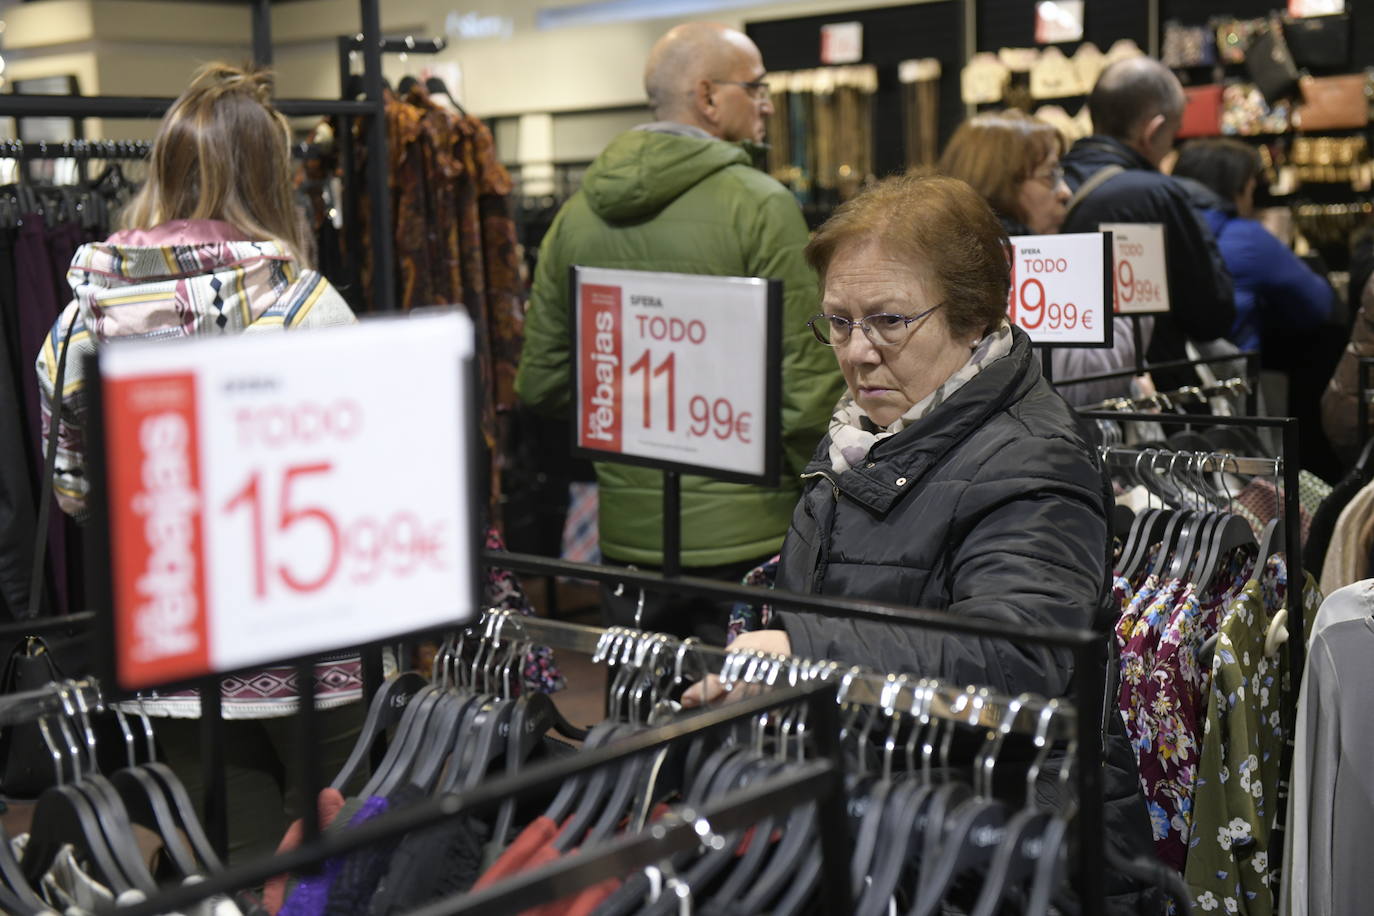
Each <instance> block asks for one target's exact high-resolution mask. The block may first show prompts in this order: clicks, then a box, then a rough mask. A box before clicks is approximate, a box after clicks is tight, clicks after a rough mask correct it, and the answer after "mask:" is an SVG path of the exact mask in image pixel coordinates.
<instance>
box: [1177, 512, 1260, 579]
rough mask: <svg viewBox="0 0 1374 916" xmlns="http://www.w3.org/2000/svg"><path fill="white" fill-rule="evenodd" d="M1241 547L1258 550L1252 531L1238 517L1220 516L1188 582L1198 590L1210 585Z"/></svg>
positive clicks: (1245, 522) (1258, 568)
mask: <svg viewBox="0 0 1374 916" xmlns="http://www.w3.org/2000/svg"><path fill="white" fill-rule="evenodd" d="M1242 547H1253V548H1256V550H1258V548H1259V545H1258V544H1257V543H1256V542H1255V531H1254V529H1253V528H1251V527H1250V523H1249V522H1247V521H1246V520H1245V519H1243V518H1241V517H1240V516H1239V515H1229V514H1228V515H1225V516H1222V518H1221V521H1220V523H1219V524H1218V525H1217V527H1216V528H1215V529H1214V530H1213V532H1212V539H1211V542H1210V543H1209V544H1208V545H1207V547H1206V551H1205V553H1203V554H1202V555H1200V556H1199V558H1198V562H1197V563H1196V564H1195V565H1194V567H1193V570H1192V575H1191V576H1190V577H1189V579H1188V581H1189V582H1191V583H1192V584H1193V585H1195V586H1197V587H1199V588H1202V587H1204V586H1207V585H1210V584H1211V583H1212V581H1213V580H1215V579H1216V577H1217V575H1218V574H1219V573H1220V572H1221V571H1222V567H1223V564H1226V563H1228V562H1229V561H1230V559H1231V557H1232V555H1233V554H1235V552H1236V551H1237V550H1239V549H1241V548H1242ZM1263 569H1264V567H1263V566H1257V567H1256V572H1262V571H1263Z"/></svg>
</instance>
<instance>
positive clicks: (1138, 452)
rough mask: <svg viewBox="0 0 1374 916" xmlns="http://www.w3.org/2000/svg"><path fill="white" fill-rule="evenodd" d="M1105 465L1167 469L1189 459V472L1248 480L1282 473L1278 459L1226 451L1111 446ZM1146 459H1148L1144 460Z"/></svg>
mask: <svg viewBox="0 0 1374 916" xmlns="http://www.w3.org/2000/svg"><path fill="white" fill-rule="evenodd" d="M1105 455H1106V458H1107V463H1108V464H1111V465H1112V466H1113V467H1119V468H1132V467H1139V466H1140V465H1141V462H1145V467H1147V468H1148V467H1156V468H1157V467H1159V466H1160V465H1161V464H1163V465H1165V466H1166V467H1167V466H1171V464H1172V463H1174V462H1176V461H1177V459H1179V458H1185V457H1186V458H1187V459H1188V460H1189V465H1188V467H1189V468H1190V469H1191V470H1195V471H1201V472H1204V473H1207V472H1214V471H1221V472H1225V473H1228V474H1248V475H1250V476H1252V477H1257V476H1259V477H1279V476H1280V475H1281V474H1282V473H1283V459H1282V458H1247V457H1243V456H1239V455H1231V454H1228V453H1226V452H1190V451H1186V450H1185V451H1177V452H1176V451H1169V450H1167V449H1156V448H1123V447H1120V446H1112V447H1111V448H1108V449H1106V450H1105ZM1147 459H1148V460H1147Z"/></svg>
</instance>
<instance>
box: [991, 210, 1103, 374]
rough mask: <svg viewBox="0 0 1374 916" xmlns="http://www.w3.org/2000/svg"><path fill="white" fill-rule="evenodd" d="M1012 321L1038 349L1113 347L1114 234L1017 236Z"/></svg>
mask: <svg viewBox="0 0 1374 916" xmlns="http://www.w3.org/2000/svg"><path fill="white" fill-rule="evenodd" d="M1011 242H1012V246H1013V247H1014V248H1015V258H1014V261H1013V263H1012V270H1011V296H1010V301H1009V302H1008V304H1007V318H1008V320H1010V321H1011V323H1012V324H1014V325H1016V326H1017V327H1019V328H1021V330H1023V331H1025V332H1026V334H1027V335H1029V336H1030V339H1031V342H1032V343H1033V344H1035V345H1036V346H1038V347H1110V346H1112V320H1111V318H1112V316H1111V309H1110V307H1109V304H1110V303H1111V301H1112V286H1111V283H1112V268H1111V264H1112V241H1111V234H1110V233H1105V234H1104V233H1101V232H1083V233H1072V234H1068V235H1017V236H1012V239H1011Z"/></svg>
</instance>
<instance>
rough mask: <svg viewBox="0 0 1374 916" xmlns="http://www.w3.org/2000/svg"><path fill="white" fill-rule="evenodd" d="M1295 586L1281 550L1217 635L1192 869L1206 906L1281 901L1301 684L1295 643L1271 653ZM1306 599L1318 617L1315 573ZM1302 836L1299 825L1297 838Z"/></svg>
mask: <svg viewBox="0 0 1374 916" xmlns="http://www.w3.org/2000/svg"><path fill="white" fill-rule="evenodd" d="M1286 593H1287V569H1286V568H1285V564H1284V563H1283V560H1282V559H1281V558H1278V557H1275V558H1272V559H1271V560H1270V561H1269V564H1268V565H1267V566H1266V569H1265V573H1264V576H1263V577H1262V579H1261V581H1258V582H1250V583H1247V585H1246V586H1245V591H1244V593H1243V594H1242V595H1241V596H1240V598H1239V599H1238V600H1237V601H1236V602H1234V603H1233V604H1232V606H1231V607H1230V608H1229V609H1228V610H1227V612H1226V617H1225V619H1224V620H1223V621H1222V624H1221V628H1220V632H1219V635H1218V638H1217V644H1216V651H1215V654H1214V656H1213V659H1212V668H1211V675H1212V678H1211V687H1210V689H1209V690H1208V691H1207V693H1206V694H1205V699H1206V718H1205V725H1204V728H1203V738H1202V748H1201V756H1200V758H1199V760H1198V774H1199V775H1198V779H1197V784H1196V786H1195V788H1194V797H1193V825H1192V836H1191V839H1190V841H1189V846H1188V860H1187V868H1186V872H1185V874H1186V878H1187V881H1188V885H1189V888H1190V890H1191V892H1192V894H1193V900H1194V906H1195V907H1196V908H1197V909H1199V910H1201V911H1203V912H1209V911H1214V910H1215V911H1219V912H1226V913H1240V914H1247V916H1269V914H1272V913H1273V912H1274V911H1275V910H1274V903H1275V900H1276V897H1277V892H1278V876H1279V868H1278V866H1279V862H1278V861H1277V858H1276V857H1273V856H1271V852H1272V850H1273V846H1272V839H1271V838H1272V835H1273V834H1272V827H1273V824H1274V821H1275V815H1276V814H1277V813H1279V812H1278V807H1279V805H1280V800H1279V796H1280V791H1279V783H1280V778H1281V776H1282V773H1281V770H1280V767H1281V762H1282V758H1283V753H1284V746H1285V743H1286V741H1287V735H1288V729H1289V725H1290V724H1289V723H1287V722H1285V721H1284V714H1283V712H1282V709H1283V697H1284V696H1285V695H1288V693H1289V690H1290V689H1291V687H1290V685H1289V683H1288V665H1287V660H1288V651H1287V649H1286V648H1280V649H1279V650H1278V651H1277V652H1276V653H1275V654H1274V655H1273V656H1266V655H1265V642H1266V638H1267V636H1268V633H1269V627H1270V623H1271V622H1272V620H1273V617H1274V614H1275V612H1276V611H1277V610H1278V609H1279V608H1281V607H1282V606H1283V604H1284V601H1285V600H1286ZM1302 600H1303V613H1304V617H1305V619H1307V620H1311V619H1312V618H1313V616H1314V615H1316V614H1317V609H1318V607H1319V606H1320V605H1321V604H1322V601H1321V593H1320V592H1319V591H1318V590H1317V589H1316V587H1315V585H1314V584H1313V582H1312V579H1311V577H1308V580H1307V585H1306V587H1305V588H1304V590H1303V599H1302ZM1294 785H1295V788H1296V783H1294ZM1289 823H1290V824H1291V823H1292V820H1291V817H1290V821H1289ZM1295 840H1296V837H1295V836H1294V835H1293V834H1292V833H1291V827H1290V834H1289V842H1290V843H1291V842H1294V841H1295Z"/></svg>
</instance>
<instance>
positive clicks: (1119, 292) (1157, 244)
mask: <svg viewBox="0 0 1374 916" xmlns="http://www.w3.org/2000/svg"><path fill="white" fill-rule="evenodd" d="M1098 228H1099V229H1101V230H1102V231H1103V232H1110V233H1111V234H1112V250H1113V259H1114V264H1113V266H1112V290H1113V296H1114V299H1115V303H1116V312H1117V314H1119V315H1158V314H1160V313H1163V312H1167V311H1169V273H1168V268H1167V266H1166V262H1165V260H1164V226H1163V225H1162V224H1160V223H1102V224H1101V225H1100V226H1098Z"/></svg>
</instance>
